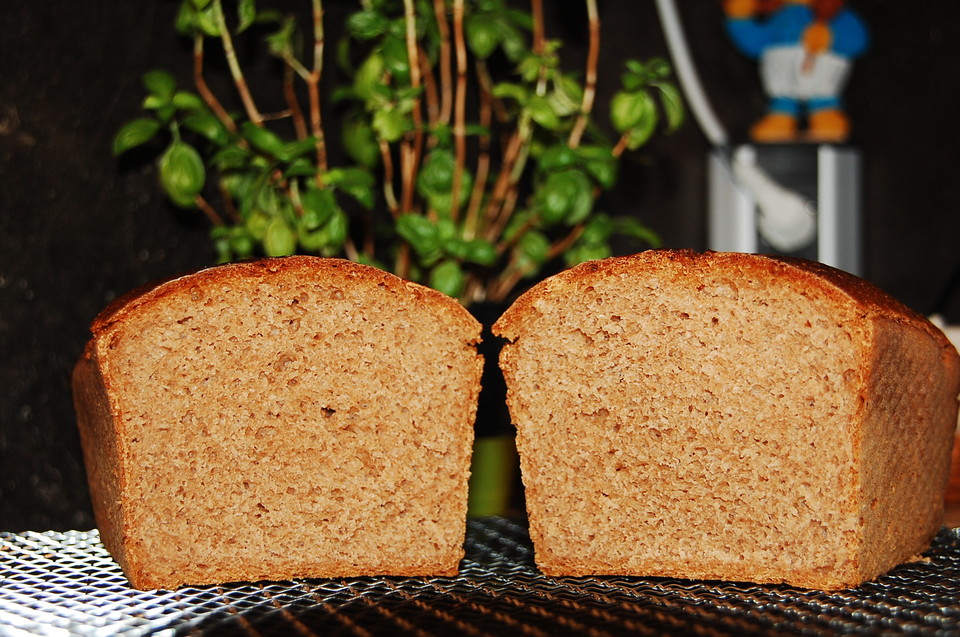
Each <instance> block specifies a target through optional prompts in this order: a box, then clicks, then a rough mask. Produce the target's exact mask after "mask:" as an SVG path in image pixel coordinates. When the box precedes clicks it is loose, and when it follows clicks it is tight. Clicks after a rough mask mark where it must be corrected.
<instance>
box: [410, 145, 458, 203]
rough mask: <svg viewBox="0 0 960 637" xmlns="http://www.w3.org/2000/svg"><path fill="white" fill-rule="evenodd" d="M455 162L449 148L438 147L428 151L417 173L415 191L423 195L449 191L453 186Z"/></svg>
mask: <svg viewBox="0 0 960 637" xmlns="http://www.w3.org/2000/svg"><path fill="white" fill-rule="evenodd" d="M456 163H457V162H456V159H454V157H453V153H451V152H450V151H449V150H446V149H443V148H438V149H435V150H432V151H430V154H429V155H427V157H426V159H424V160H423V164H422V165H421V166H420V173H419V175H417V192H419V193H420V194H421V195H423V196H425V197H426V196H428V195H429V194H433V193H449V192H450V189H451V188H452V187H453V173H454V170H455V169H456Z"/></svg>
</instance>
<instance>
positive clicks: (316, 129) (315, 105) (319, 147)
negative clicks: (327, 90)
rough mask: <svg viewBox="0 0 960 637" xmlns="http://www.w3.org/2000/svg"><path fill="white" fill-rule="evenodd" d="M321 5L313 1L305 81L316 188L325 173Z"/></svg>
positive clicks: (319, 1)
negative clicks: (310, 60) (309, 66)
mask: <svg viewBox="0 0 960 637" xmlns="http://www.w3.org/2000/svg"><path fill="white" fill-rule="evenodd" d="M323 47H324V34H323V3H322V1H321V0H313V72H311V73H310V77H309V79H308V80H307V89H308V93H309V95H310V128H311V130H312V131H313V136H314V138H315V139H316V153H317V176H316V183H317V187H318V188H320V187H322V186H323V174H324V173H325V172H327V144H326V140H325V137H324V134H323V121H322V119H321V114H320V77H321V73H322V72H323Z"/></svg>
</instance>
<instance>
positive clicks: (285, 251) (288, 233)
mask: <svg viewBox="0 0 960 637" xmlns="http://www.w3.org/2000/svg"><path fill="white" fill-rule="evenodd" d="M296 249H297V235H296V233H294V231H293V229H291V228H290V226H288V225H287V222H286V220H284V218H283V217H281V216H279V215H278V216H276V217H274V218H273V219H271V220H270V224H269V225H268V226H267V232H266V234H265V235H264V237H263V250H264V253H265V254H266V255H267V256H268V257H285V256H287V255H290V254H293V253H294V252H295V251H296Z"/></svg>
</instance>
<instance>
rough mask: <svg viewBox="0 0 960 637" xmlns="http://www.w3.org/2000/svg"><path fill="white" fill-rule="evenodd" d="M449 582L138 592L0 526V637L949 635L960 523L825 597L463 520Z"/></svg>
mask: <svg viewBox="0 0 960 637" xmlns="http://www.w3.org/2000/svg"><path fill="white" fill-rule="evenodd" d="M466 552H467V555H466V558H465V559H464V562H463V563H462V565H461V572H460V575H459V576H458V577H440V578H399V577H366V578H355V579H329V580H296V581H287V582H262V583H258V584H235V585H229V586H211V587H199V588H192V587H184V588H181V589H179V590H177V591H150V592H143V591H136V590H133V589H131V588H129V587H128V586H127V582H126V579H125V578H124V576H123V573H122V572H121V571H120V569H119V567H118V566H117V565H116V563H115V562H114V561H113V560H112V559H111V558H110V555H109V554H108V553H107V552H106V550H105V549H104V548H103V545H102V544H101V543H100V539H99V535H98V534H97V532H96V531H90V532H67V533H55V532H46V533H32V532H31V533H19V534H12V533H0V576H2V582H0V635H2V636H4V637H6V636H17V637H19V636H20V635H85V636H88V635H89V636H98V637H99V636H102V635H148V634H149V635H153V634H158V635H202V636H207V635H211V636H212V635H233V634H240V635H247V636H251V637H255V636H260V635H262V636H265V637H266V636H268V635H320V636H326V635H380V634H389V635H399V634H417V635H449V634H457V633H461V634H463V635H497V636H501V635H514V634H518V635H519V634H523V635H558V634H563V635H571V634H573V635H575V634H585V635H619V634H624V633H625V632H629V633H631V634H640V635H644V634H649V635H659V634H678V633H683V634H702V635H750V634H764V635H769V634H806V635H825V634H837V633H845V634H879V633H887V634H889V633H900V634H914V635H938V634H943V635H947V634H960V529H943V530H942V531H941V532H940V534H939V535H938V536H937V538H936V539H935V540H934V542H933V545H932V546H931V549H930V550H929V551H928V553H927V554H926V560H925V561H922V562H917V563H913V564H907V565H904V566H901V567H899V568H897V569H895V570H894V571H893V572H892V573H890V574H887V575H885V576H883V577H881V578H879V579H878V580H876V581H874V582H870V583H867V584H864V585H863V586H861V587H859V588H857V589H855V590H851V591H842V592H837V593H826V592H822V591H806V590H800V589H795V588H790V587H785V586H757V585H752V584H732V583H723V582H692V581H683V580H675V579H662V578H661V579H658V578H628V577H579V578H564V577H561V578H556V577H546V576H543V575H541V574H540V573H539V572H538V571H537V570H536V568H535V566H534V563H533V550H532V548H531V545H530V541H529V538H528V536H527V534H526V529H525V527H524V526H522V525H520V524H517V523H515V522H512V521H510V520H506V519H502V518H486V519H483V520H475V521H471V522H470V523H469V525H468V530H467V542H466Z"/></svg>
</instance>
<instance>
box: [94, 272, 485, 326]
mask: <svg viewBox="0 0 960 637" xmlns="http://www.w3.org/2000/svg"><path fill="white" fill-rule="evenodd" d="M296 271H302V272H303V273H304V274H306V275H309V276H310V277H311V278H313V279H323V278H325V277H340V276H343V277H348V278H363V279H367V280H372V281H375V282H376V283H378V284H380V285H383V286H386V287H387V288H389V289H391V290H394V291H397V292H405V293H413V294H415V295H417V296H418V297H419V299H420V301H421V302H423V303H426V304H428V305H430V306H431V307H432V308H433V309H434V310H436V311H438V312H441V313H443V314H444V315H445V316H447V317H448V318H450V319H451V320H455V321H457V322H458V323H459V324H460V326H461V327H464V328H467V329H474V328H475V327H476V321H474V320H473V318H472V317H471V316H470V315H469V312H467V311H466V310H465V309H464V308H463V307H462V306H460V305H459V304H458V303H451V299H450V297H448V296H446V295H444V294H442V293H441V292H438V291H437V290H434V289H432V288H428V287H426V286H423V285H420V284H418V283H414V282H412V281H407V280H405V279H402V278H400V277H398V276H396V275H394V274H391V273H389V272H386V271H384V270H381V269H379V268H374V267H371V266H367V265H363V264H360V263H355V262H353V261H349V260H347V259H335V258H325V257H314V256H308V255H294V256H289V257H272V258H265V259H256V260H252V261H240V262H236V263H228V264H224V265H218V266H213V267H210V268H204V269H202V270H198V271H196V272H192V273H189V274H186V275H182V276H178V277H175V278H171V279H164V280H162V281H159V282H156V283H153V284H148V285H145V286H141V287H138V288H136V289H134V290H131V291H130V292H128V293H126V294H123V295H121V296H120V297H118V298H117V299H115V300H114V301H112V302H111V303H110V304H109V305H107V307H106V308H104V310H103V311H101V312H100V313H99V314H98V315H97V316H96V317H95V318H94V320H93V322H92V324H91V327H90V329H91V331H92V332H93V333H94V335H96V334H99V333H101V332H104V331H106V330H107V329H108V328H109V327H110V326H111V325H113V324H114V323H117V322H119V321H122V320H123V319H124V318H125V317H126V316H127V315H128V314H129V313H130V312H133V311H134V310H136V309H137V308H140V307H143V306H145V305H148V304H150V303H153V302H155V301H156V300H157V299H160V298H162V297H163V296H165V295H167V294H171V293H173V292H175V291H177V290H182V289H185V288H187V287H191V286H194V285H199V286H202V285H203V284H204V283H205V282H206V281H208V280H216V281H223V280H227V279H230V278H246V277H265V276H273V275H276V274H278V273H281V272H288V273H293V272H296ZM477 339H478V340H479V332H478V334H477Z"/></svg>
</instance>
